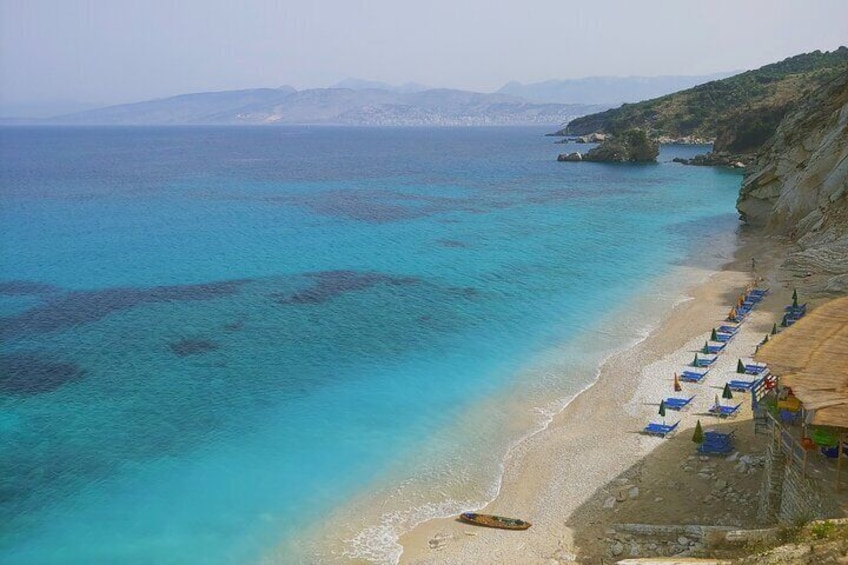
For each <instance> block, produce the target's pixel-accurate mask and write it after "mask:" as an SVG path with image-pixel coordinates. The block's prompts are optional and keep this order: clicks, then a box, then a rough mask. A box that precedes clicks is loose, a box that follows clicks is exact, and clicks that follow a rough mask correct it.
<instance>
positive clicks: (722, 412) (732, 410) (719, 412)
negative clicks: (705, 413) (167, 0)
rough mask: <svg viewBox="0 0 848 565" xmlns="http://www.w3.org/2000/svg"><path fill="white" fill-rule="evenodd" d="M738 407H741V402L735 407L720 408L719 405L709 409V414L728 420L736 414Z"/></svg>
mask: <svg viewBox="0 0 848 565" xmlns="http://www.w3.org/2000/svg"><path fill="white" fill-rule="evenodd" d="M740 406H742V403H741V402H740V403H739V404H737V405H736V406H722V405H721V404H719V405H716V406H713V407H712V408H710V414H712V415H713V416H718V417H719V418H730V417H732V416H736V412H737V411H738V410H739V407H740Z"/></svg>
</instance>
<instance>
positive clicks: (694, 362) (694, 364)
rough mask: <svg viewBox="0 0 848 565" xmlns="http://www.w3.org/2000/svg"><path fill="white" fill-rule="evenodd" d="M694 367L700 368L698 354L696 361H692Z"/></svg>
mask: <svg viewBox="0 0 848 565" xmlns="http://www.w3.org/2000/svg"><path fill="white" fill-rule="evenodd" d="M692 366H693V367H697V366H698V354H697V353H696V354H695V360H694V361H692Z"/></svg>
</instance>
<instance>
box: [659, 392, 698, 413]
mask: <svg viewBox="0 0 848 565" xmlns="http://www.w3.org/2000/svg"><path fill="white" fill-rule="evenodd" d="M693 398H695V396H694V395H693V396H690V397H689V398H674V397H671V398H666V399H665V400H664V401H663V402H665V407H666V408H668V409H669V410H682V409H684V408H686V407H687V406H688V405H689V403H690V402H692V399H693Z"/></svg>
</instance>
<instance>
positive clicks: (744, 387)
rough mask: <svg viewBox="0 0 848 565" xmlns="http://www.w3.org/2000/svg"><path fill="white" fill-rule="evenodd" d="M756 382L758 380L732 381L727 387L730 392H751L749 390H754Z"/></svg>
mask: <svg viewBox="0 0 848 565" xmlns="http://www.w3.org/2000/svg"><path fill="white" fill-rule="evenodd" d="M757 382H758V380H753V381H739V380H735V379H734V380H732V381H730V382H728V383H727V386H729V387H730V390H732V391H734V392H751V389H752V388H754V385H756V384H757Z"/></svg>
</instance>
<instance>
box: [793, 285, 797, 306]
mask: <svg viewBox="0 0 848 565" xmlns="http://www.w3.org/2000/svg"><path fill="white" fill-rule="evenodd" d="M792 307H793V308H797V307H798V289H795V290H793V291H792Z"/></svg>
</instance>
